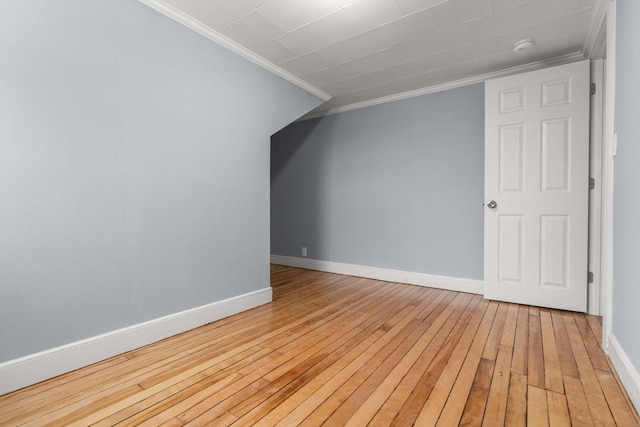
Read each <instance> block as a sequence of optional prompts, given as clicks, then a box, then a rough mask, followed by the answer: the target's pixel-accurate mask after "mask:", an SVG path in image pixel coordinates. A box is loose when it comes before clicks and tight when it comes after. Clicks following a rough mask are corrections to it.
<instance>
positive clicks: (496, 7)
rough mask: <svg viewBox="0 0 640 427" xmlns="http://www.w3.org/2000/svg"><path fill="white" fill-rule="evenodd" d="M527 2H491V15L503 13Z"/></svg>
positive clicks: (510, 0)
mask: <svg viewBox="0 0 640 427" xmlns="http://www.w3.org/2000/svg"><path fill="white" fill-rule="evenodd" d="M526 1H528V0H491V11H492V12H493V13H500V12H504V11H505V10H507V9H511V8H514V7H516V6H519V5H521V4H522V3H524V2H526Z"/></svg>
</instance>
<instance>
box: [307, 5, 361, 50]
mask: <svg viewBox="0 0 640 427" xmlns="http://www.w3.org/2000/svg"><path fill="white" fill-rule="evenodd" d="M309 26H310V27H311V28H312V29H313V30H314V31H315V32H316V33H318V34H319V35H320V36H321V37H322V38H323V39H324V40H326V41H328V42H329V43H332V44H333V43H337V42H339V41H341V40H344V39H348V38H349V37H353V36H356V35H358V34H360V33H362V31H361V30H360V28H358V26H357V25H356V23H355V22H353V19H351V17H350V16H349V15H348V14H347V13H346V12H345V11H344V10H338V11H336V12H334V13H332V14H330V15H327V16H325V17H323V18H320V19H318V20H317V21H314V22H312V23H311V24H309Z"/></svg>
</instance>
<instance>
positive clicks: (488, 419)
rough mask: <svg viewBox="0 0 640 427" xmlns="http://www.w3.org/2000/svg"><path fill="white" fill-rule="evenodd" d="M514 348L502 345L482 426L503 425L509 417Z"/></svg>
mask: <svg viewBox="0 0 640 427" xmlns="http://www.w3.org/2000/svg"><path fill="white" fill-rule="evenodd" d="M512 354H513V348H511V347H509V346H507V345H501V346H500V349H499V350H498V356H497V358H496V364H495V370H494V371H493V379H492V380H491V388H490V390H489V399H488V400H487V408H486V409H485V413H484V419H483V422H482V424H483V425H485V426H498V425H503V424H504V422H505V417H506V415H507V398H508V396H509V380H510V378H511V376H510V374H511V356H512Z"/></svg>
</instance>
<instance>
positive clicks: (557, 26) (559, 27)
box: [541, 9, 593, 42]
mask: <svg viewBox="0 0 640 427" xmlns="http://www.w3.org/2000/svg"><path fill="white" fill-rule="evenodd" d="M592 14H593V11H592V10H591V9H584V10H581V11H579V12H576V13H572V14H569V15H565V16H563V17H561V18H558V19H554V20H553V21H549V22H547V23H546V25H547V31H546V32H545V34H544V38H543V39H542V40H541V41H544V42H546V41H553V40H555V39H564V38H566V37H569V36H570V35H573V34H576V33H580V32H586V31H588V29H589V25H590V24H591V17H592Z"/></svg>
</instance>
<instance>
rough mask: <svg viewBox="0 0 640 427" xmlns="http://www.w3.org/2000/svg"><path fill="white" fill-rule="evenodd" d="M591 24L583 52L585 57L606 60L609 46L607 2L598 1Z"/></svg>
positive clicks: (603, 0) (604, 0) (605, 0)
mask: <svg viewBox="0 0 640 427" xmlns="http://www.w3.org/2000/svg"><path fill="white" fill-rule="evenodd" d="M593 9H594V10H593V14H592V15H591V23H590V24H589V30H588V31H587V37H585V40H584V44H583V47H582V51H583V52H584V56H585V57H587V58H592V59H600V58H604V55H605V46H606V44H607V29H606V25H605V23H606V21H607V20H606V16H607V0H598V1H596V2H595V4H594V7H593Z"/></svg>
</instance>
